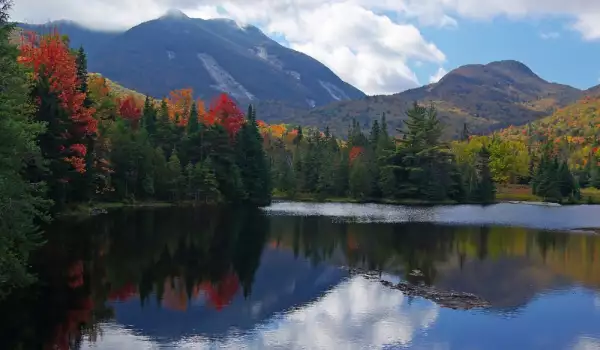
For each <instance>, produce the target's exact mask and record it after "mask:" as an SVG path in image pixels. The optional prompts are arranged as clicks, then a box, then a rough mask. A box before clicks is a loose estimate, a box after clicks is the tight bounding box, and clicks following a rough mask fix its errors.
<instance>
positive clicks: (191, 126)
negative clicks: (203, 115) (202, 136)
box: [187, 102, 200, 135]
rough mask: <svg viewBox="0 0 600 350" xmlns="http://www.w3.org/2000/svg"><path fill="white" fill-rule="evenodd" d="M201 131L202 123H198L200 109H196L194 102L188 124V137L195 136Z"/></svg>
mask: <svg viewBox="0 0 600 350" xmlns="http://www.w3.org/2000/svg"><path fill="white" fill-rule="evenodd" d="M199 130H200V123H199V122H198V109H197V107H196V102H192V107H191V108H190V118H189V119H188V124H187V133H188V135H193V134H195V133H197V132H198V131H199Z"/></svg>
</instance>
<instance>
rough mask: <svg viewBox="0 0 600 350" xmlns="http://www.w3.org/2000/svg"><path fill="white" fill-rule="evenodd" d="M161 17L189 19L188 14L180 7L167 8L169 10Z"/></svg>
mask: <svg viewBox="0 0 600 350" xmlns="http://www.w3.org/2000/svg"><path fill="white" fill-rule="evenodd" d="M160 18H169V19H189V17H188V15H186V14H185V13H183V11H181V10H179V9H175V8H172V9H169V10H167V12H165V14H164V15H162V16H161V17H160Z"/></svg>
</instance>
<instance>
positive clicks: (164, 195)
mask: <svg viewBox="0 0 600 350" xmlns="http://www.w3.org/2000/svg"><path fill="white" fill-rule="evenodd" d="M152 163H153V165H154V174H153V178H154V187H155V193H156V197H157V198H158V199H169V196H170V193H169V181H170V178H169V176H170V174H169V170H168V168H167V159H166V157H165V152H164V151H163V150H162V148H160V147H156V149H155V150H154V155H153V159H152Z"/></svg>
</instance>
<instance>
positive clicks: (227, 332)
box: [0, 203, 600, 350]
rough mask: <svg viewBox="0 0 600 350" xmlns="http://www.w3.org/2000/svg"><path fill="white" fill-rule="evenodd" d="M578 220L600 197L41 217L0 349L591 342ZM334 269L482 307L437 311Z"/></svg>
mask: <svg viewBox="0 0 600 350" xmlns="http://www.w3.org/2000/svg"><path fill="white" fill-rule="evenodd" d="M581 227H600V207H595V206H578V207H543V206H532V205H515V204H505V205H495V206H487V207H479V206H453V207H429V208H426V207H420V208H406V207H404V208H403V207H392V206H379V205H349V204H320V205H319V204H300V203H276V204H274V205H273V206H272V207H270V208H267V209H265V210H261V211H258V210H256V211H246V210H242V209H235V210H233V209H229V210H217V209H180V208H177V209H172V208H170V209H155V210H137V211H123V212H116V213H111V214H109V215H102V216H98V217H95V218H92V219H90V220H86V221H81V222H63V223H56V224H55V225H54V226H53V227H52V228H51V230H50V231H49V232H48V233H47V238H48V243H47V244H46V245H45V246H44V247H43V249H41V250H40V251H39V253H38V254H36V255H35V256H34V259H33V262H32V264H33V269H34V270H35V271H36V272H37V274H38V276H39V279H40V283H39V284H38V285H36V286H33V287H32V288H31V289H30V290H27V291H23V292H22V293H19V294H18V295H15V296H14V297H13V298H12V299H10V300H8V301H7V302H5V303H3V304H2V305H0V349H134V350H135V349H167V348H168V349H213V348H230V349H240V348H249V349H261V348H275V349H294V348H302V349H367V348H369V349H371V348H373V349H396V348H412V349H461V350H462V349H499V350H500V349H501V350H506V349H510V350H512V349H544V350H546V349H600V236H598V235H592V234H581V233H572V232H571V233H568V232H565V230H567V229H575V228H581ZM346 267H355V268H359V269H360V270H363V271H375V272H377V273H379V274H380V275H381V278H382V279H386V280H390V281H400V280H409V281H410V282H412V283H424V284H428V285H433V286H435V287H437V288H439V289H443V290H456V291H464V292H470V293H475V294H477V295H479V296H481V297H483V298H485V299H486V300H488V301H489V302H490V303H491V307H490V308H486V309H472V310H469V311H462V310H452V309H447V308H443V307H441V306H439V305H437V304H435V303H434V302H432V301H429V300H427V299H424V298H420V297H412V298H409V297H406V296H404V295H403V294H402V293H401V292H400V291H397V290H394V289H391V288H388V287H386V286H384V285H383V284H381V283H380V282H379V281H377V280H373V279H367V278H365V277H364V276H363V275H360V274H358V273H356V272H350V271H351V270H349V269H348V268H346ZM414 270H419V271H420V272H421V273H420V274H417V276H415V274H414V273H411V272H412V271H414ZM352 271H354V270H352Z"/></svg>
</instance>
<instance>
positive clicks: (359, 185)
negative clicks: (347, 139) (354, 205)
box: [349, 156, 372, 200]
mask: <svg viewBox="0 0 600 350" xmlns="http://www.w3.org/2000/svg"><path fill="white" fill-rule="evenodd" d="M371 184H372V181H371V177H370V173H369V168H368V166H367V164H366V162H365V160H364V158H363V156H358V157H357V158H356V159H354V161H353V162H352V165H351V166H350V179H349V189H350V195H351V196H352V197H354V198H357V199H361V200H364V199H367V198H368V196H369V194H370V193H371V191H372V189H371Z"/></svg>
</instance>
